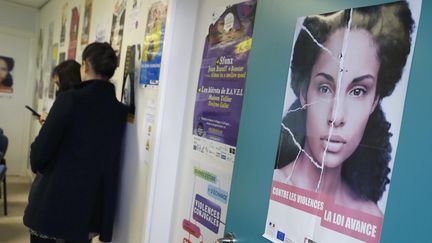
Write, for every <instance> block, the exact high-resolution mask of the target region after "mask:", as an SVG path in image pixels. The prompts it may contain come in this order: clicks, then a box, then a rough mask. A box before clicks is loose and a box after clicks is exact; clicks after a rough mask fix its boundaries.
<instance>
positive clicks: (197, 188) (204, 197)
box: [181, 160, 233, 243]
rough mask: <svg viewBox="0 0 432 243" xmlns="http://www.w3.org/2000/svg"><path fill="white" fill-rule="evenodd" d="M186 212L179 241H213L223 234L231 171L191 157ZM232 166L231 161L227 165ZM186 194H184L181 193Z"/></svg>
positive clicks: (192, 242) (190, 242)
mask: <svg viewBox="0 0 432 243" xmlns="http://www.w3.org/2000/svg"><path fill="white" fill-rule="evenodd" d="M191 164H192V165H193V169H192V170H191V171H190V173H189V175H188V176H189V177H190V178H192V181H193V184H192V185H191V188H192V189H191V194H190V195H187V196H188V197H190V200H189V203H190V205H189V207H188V209H189V210H188V212H189V213H188V215H187V217H185V218H183V219H182V224H181V225H182V233H181V237H182V238H183V241H182V242H187V243H195V242H196V243H198V242H206V243H210V242H215V240H216V239H218V238H221V237H223V233H224V230H225V220H226V215H227V208H228V201H229V189H230V185H231V173H228V172H227V171H225V170H221V169H217V167H213V166H210V165H209V164H208V163H207V162H206V161H195V160H192V161H191ZM231 165H233V164H231ZM184 197H186V195H184Z"/></svg>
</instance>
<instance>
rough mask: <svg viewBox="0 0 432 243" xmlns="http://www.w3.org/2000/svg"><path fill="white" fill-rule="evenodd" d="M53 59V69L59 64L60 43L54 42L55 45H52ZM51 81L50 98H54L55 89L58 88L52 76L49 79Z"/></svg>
mask: <svg viewBox="0 0 432 243" xmlns="http://www.w3.org/2000/svg"><path fill="white" fill-rule="evenodd" d="M51 55H52V56H51V60H52V70H54V67H55V66H56V65H57V64H58V63H57V61H58V44H54V45H53V46H52V51H51ZM52 70H51V73H52ZM49 80H50V81H49V88H48V98H50V99H53V98H54V93H55V92H54V91H55V89H56V87H55V86H56V85H55V82H54V79H52V78H51V77H50V79H49Z"/></svg>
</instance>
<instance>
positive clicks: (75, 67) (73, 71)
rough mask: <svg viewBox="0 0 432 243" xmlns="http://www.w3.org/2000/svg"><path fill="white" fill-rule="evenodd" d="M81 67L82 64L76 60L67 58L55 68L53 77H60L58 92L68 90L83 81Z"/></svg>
mask: <svg viewBox="0 0 432 243" xmlns="http://www.w3.org/2000/svg"><path fill="white" fill-rule="evenodd" d="M80 67H81V66H80V64H79V63H78V62H76V61H75V60H66V61H64V62H62V63H60V64H59V65H57V66H56V67H55V68H54V70H53V72H52V75H51V77H54V76H55V75H57V76H58V78H59V89H58V91H57V93H60V92H63V91H66V90H68V89H70V88H72V87H73V86H75V85H77V84H79V83H81V75H80Z"/></svg>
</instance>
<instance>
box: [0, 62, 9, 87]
mask: <svg viewBox="0 0 432 243" xmlns="http://www.w3.org/2000/svg"><path fill="white" fill-rule="evenodd" d="M8 73H9V69H8V66H7V63H6V61H5V60H3V59H1V58H0V82H1V81H3V80H5V79H6V77H7V75H8Z"/></svg>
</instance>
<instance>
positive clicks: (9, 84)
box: [0, 56, 15, 87]
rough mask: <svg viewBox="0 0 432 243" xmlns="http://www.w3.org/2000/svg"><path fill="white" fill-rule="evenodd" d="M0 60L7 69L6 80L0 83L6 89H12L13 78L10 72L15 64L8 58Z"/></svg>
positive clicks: (3, 57)
mask: <svg viewBox="0 0 432 243" xmlns="http://www.w3.org/2000/svg"><path fill="white" fill-rule="evenodd" d="M0 59H2V60H3V61H4V62H5V63H6V66H7V68H8V74H7V75H6V78H5V79H4V80H3V81H2V84H3V85H4V86H6V87H12V85H13V78H12V75H11V74H10V72H11V71H12V70H13V68H14V66H15V62H14V60H13V59H12V58H10V57H5V56H0Z"/></svg>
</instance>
